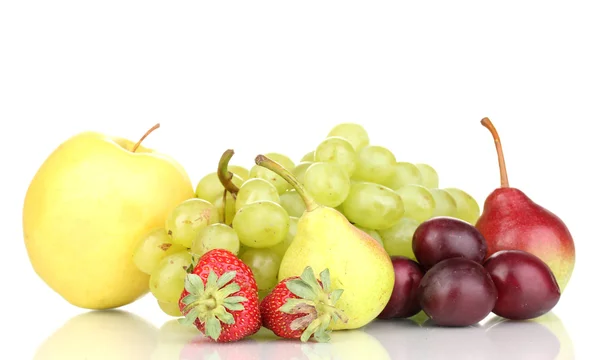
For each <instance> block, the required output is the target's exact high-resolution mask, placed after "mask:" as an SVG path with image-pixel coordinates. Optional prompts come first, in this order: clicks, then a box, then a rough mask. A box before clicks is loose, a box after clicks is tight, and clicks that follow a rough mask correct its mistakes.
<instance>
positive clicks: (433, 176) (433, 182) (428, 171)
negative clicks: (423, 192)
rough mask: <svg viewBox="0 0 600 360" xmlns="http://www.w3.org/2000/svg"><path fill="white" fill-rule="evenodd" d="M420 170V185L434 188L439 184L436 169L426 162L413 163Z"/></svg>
mask: <svg viewBox="0 0 600 360" xmlns="http://www.w3.org/2000/svg"><path fill="white" fill-rule="evenodd" d="M415 166H416V167H417V168H418V169H419V171H420V172H421V185H423V186H425V187H426V188H429V189H434V188H437V187H439V186H440V179H439V177H438V173H437V171H435V169H434V168H433V167H431V166H430V165H427V164H415Z"/></svg>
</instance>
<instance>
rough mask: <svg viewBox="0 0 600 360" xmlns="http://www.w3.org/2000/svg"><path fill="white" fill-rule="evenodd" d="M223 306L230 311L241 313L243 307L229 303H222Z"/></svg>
mask: <svg viewBox="0 0 600 360" xmlns="http://www.w3.org/2000/svg"><path fill="white" fill-rule="evenodd" d="M223 306H224V307H225V308H226V309H227V310H230V311H242V310H244V305H242V304H240V303H234V304H230V303H226V302H224V303H223Z"/></svg>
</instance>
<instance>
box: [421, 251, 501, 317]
mask: <svg viewBox="0 0 600 360" xmlns="http://www.w3.org/2000/svg"><path fill="white" fill-rule="evenodd" d="M417 296H418V299H419V304H420V305H421V308H422V309H423V311H424V312H425V313H426V314H427V315H428V316H429V317H430V318H431V321H432V322H433V323H435V324H437V325H440V326H469V325H473V324H476V323H478V322H480V321H481V320H483V319H484V318H485V317H486V316H488V315H489V314H490V313H491V311H492V309H493V308H494V306H495V304H496V299H497V298H498V292H497V290H496V286H495V285H494V282H493V280H492V277H491V276H490V274H489V273H488V272H487V270H485V268H484V267H483V266H482V265H481V264H479V263H477V262H475V261H472V260H469V259H466V258H461V257H456V258H451V259H446V260H443V261H441V262H439V263H437V264H436V265H435V266H434V267H432V268H431V269H429V270H428V271H427V273H425V276H423V279H422V280H421V284H420V285H419V290H418V295H417Z"/></svg>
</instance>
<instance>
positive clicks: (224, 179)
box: [217, 149, 240, 199]
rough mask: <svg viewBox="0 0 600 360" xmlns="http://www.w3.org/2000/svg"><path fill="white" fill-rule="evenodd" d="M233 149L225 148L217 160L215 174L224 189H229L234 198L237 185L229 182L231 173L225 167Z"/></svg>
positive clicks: (231, 177) (231, 176)
mask: <svg viewBox="0 0 600 360" xmlns="http://www.w3.org/2000/svg"><path fill="white" fill-rule="evenodd" d="M233 154H234V151H233V150H232V149H229V150H226V151H225V152H224V153H223V155H221V159H220V160H219V169H218V170H217V176H218V177H219V181H221V184H223V187H224V188H225V190H227V191H229V192H230V193H231V195H232V196H233V198H234V199H235V197H236V195H237V193H238V191H240V189H238V187H237V186H236V185H235V184H234V183H233V182H231V179H233V173H232V172H231V171H229V170H228V169H227V166H228V165H229V160H231V158H232V157H233Z"/></svg>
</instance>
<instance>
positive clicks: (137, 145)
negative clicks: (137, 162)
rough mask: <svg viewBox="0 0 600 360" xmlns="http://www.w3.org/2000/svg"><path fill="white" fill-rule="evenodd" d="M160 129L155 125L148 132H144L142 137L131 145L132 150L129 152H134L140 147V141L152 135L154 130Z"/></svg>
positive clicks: (158, 125)
mask: <svg viewBox="0 0 600 360" xmlns="http://www.w3.org/2000/svg"><path fill="white" fill-rule="evenodd" d="M159 127H160V124H156V125H154V126H153V127H151V128H150V129H149V130H148V131H146V133H145V134H144V136H142V138H141V139H140V140H139V141H138V142H137V143H136V144H135V145H133V149H131V152H135V151H136V150H137V149H138V148H139V147H140V145H141V144H142V141H144V139H145V138H146V137H147V136H148V135H150V133H152V132H153V131H154V130H156V129H158V128H159Z"/></svg>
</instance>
